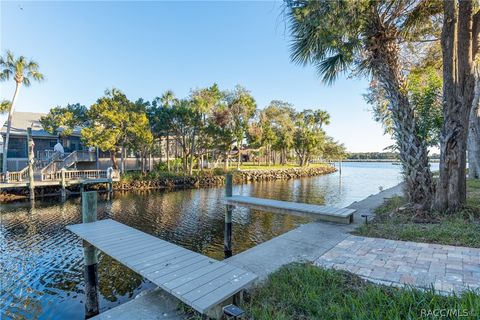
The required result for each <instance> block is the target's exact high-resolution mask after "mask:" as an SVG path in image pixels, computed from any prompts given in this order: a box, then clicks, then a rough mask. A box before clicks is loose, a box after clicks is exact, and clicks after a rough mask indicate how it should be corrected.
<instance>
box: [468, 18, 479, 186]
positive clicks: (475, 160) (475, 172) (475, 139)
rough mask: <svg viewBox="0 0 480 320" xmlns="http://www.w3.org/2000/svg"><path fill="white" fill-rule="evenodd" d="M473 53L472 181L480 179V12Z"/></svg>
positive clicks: (469, 153) (469, 170)
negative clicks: (479, 57)
mask: <svg viewBox="0 0 480 320" xmlns="http://www.w3.org/2000/svg"><path fill="white" fill-rule="evenodd" d="M472 19H473V21H472V52H473V55H474V56H473V61H474V63H475V65H474V72H475V91H474V97H473V103H472V109H471V110H470V119H469V130H468V141H467V154H468V177H469V178H471V179H480V64H479V63H478V62H477V61H476V59H475V56H476V55H477V54H478V51H479V49H480V48H479V43H478V38H477V37H476V35H478V33H479V32H480V31H479V30H480V12H477V13H476V14H474V15H473V17H472Z"/></svg>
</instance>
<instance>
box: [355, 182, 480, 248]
mask: <svg viewBox="0 0 480 320" xmlns="http://www.w3.org/2000/svg"><path fill="white" fill-rule="evenodd" d="M405 203H406V201H405V199H403V198H401V197H394V198H392V199H390V200H387V201H386V202H385V203H384V204H383V205H382V206H380V207H379V208H377V209H376V211H375V214H376V216H375V218H374V219H373V220H372V221H370V222H369V223H368V224H364V225H362V226H361V227H359V228H358V229H357V230H356V231H355V232H354V234H357V235H362V236H367V237H376V238H387V239H394V240H406V241H417V242H429V243H439V244H448V245H456V246H466V247H476V248H480V181H478V180H468V182H467V206H466V208H465V209H463V210H462V211H460V212H459V213H456V214H450V215H446V214H440V213H436V214H431V215H430V216H428V217H423V216H418V215H415V213H413V212H410V211H408V210H399V208H401V207H402V206H404V205H405ZM426 218H428V220H429V221H432V222H428V223H426V222H425V221H426V220H427V219H426Z"/></svg>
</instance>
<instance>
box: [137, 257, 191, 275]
mask: <svg viewBox="0 0 480 320" xmlns="http://www.w3.org/2000/svg"><path fill="white" fill-rule="evenodd" d="M197 256H198V255H197V254H196V253H195V252H188V251H187V252H186V253H180V254H178V255H176V256H175V257H172V258H171V259H168V260H163V261H159V263H157V264H155V265H153V266H151V267H149V268H146V269H143V270H140V271H141V272H142V274H145V276H146V277H147V278H148V279H152V281H153V280H155V278H157V276H158V275H163V270H164V269H166V268H168V267H169V266H170V265H176V264H177V263H181V262H183V261H186V260H190V259H193V258H195V257H197Z"/></svg>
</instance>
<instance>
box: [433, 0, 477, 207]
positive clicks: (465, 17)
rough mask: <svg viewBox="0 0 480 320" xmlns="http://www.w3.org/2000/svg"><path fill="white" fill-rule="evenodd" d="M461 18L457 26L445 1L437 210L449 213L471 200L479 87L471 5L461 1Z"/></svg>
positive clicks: (449, 2) (469, 2) (451, 10)
mask: <svg viewBox="0 0 480 320" xmlns="http://www.w3.org/2000/svg"><path fill="white" fill-rule="evenodd" d="M457 18H458V25H457V26H455V2H453V1H445V2H444V23H443V29H442V40H441V41H442V53H443V79H444V80H443V97H444V98H443V101H444V105H443V116H444V123H443V127H442V135H441V138H440V179H439V181H438V184H437V190H436V195H435V203H434V208H435V209H437V210H440V211H449V212H454V211H457V210H459V209H461V208H462V207H463V206H464V204H465V202H466V198H467V185H466V162H467V161H466V160H467V159H466V150H467V135H468V121H469V116H470V110H471V108H472V102H473V97H474V86H475V83H474V82H475V78H474V75H473V68H472V63H473V60H472V52H471V50H472V34H471V23H472V2H471V1H459V4H458V17H457ZM455 30H456V31H457V36H456V37H455ZM476 36H478V32H477V34H476V35H474V37H476ZM455 47H456V48H455ZM455 49H457V50H456V52H455Z"/></svg>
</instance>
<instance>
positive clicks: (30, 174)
mask: <svg viewBox="0 0 480 320" xmlns="http://www.w3.org/2000/svg"><path fill="white" fill-rule="evenodd" d="M27 143H28V188H29V190H30V192H29V198H30V201H33V200H35V177H34V173H33V161H34V160H33V147H34V145H35V144H34V143H33V138H32V128H31V127H30V128H27ZM20 178H21V177H20Z"/></svg>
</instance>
